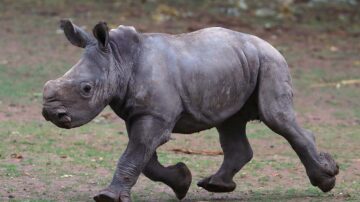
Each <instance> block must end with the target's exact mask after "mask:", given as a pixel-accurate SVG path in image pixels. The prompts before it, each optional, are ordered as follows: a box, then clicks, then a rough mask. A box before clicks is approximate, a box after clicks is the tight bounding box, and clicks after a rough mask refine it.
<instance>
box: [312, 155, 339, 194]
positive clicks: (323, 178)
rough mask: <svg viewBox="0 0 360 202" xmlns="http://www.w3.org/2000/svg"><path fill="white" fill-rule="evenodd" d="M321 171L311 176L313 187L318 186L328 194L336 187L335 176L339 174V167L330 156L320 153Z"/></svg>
mask: <svg viewBox="0 0 360 202" xmlns="http://www.w3.org/2000/svg"><path fill="white" fill-rule="evenodd" d="M319 157H320V169H316V170H314V171H312V172H311V173H310V174H309V178H310V182H311V184H312V185H314V186H317V187H319V188H320V189H321V191H323V192H328V191H330V190H331V189H332V188H334V186H335V181H336V178H335V176H336V175H337V174H338V173H339V166H338V164H337V163H336V162H335V160H334V159H333V158H332V157H331V155H330V154H328V153H324V152H320V153H319Z"/></svg>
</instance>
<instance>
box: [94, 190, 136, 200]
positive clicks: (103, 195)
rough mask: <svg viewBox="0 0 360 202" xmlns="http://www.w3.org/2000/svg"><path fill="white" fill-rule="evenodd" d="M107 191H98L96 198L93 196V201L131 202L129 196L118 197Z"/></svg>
mask: <svg viewBox="0 0 360 202" xmlns="http://www.w3.org/2000/svg"><path fill="white" fill-rule="evenodd" d="M118 195H119V194H116V193H114V192H112V191H111V190H109V189H104V190H102V191H100V192H99V193H98V194H97V195H96V196H94V200H95V201H96V202H131V198H130V196H118Z"/></svg>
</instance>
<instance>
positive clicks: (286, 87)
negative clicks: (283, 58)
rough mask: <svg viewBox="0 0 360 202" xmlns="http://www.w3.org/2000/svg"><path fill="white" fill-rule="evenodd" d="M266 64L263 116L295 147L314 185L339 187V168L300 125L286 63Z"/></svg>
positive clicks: (262, 86) (262, 81) (262, 82)
mask: <svg viewBox="0 0 360 202" xmlns="http://www.w3.org/2000/svg"><path fill="white" fill-rule="evenodd" d="M276 64H277V63H269V64H263V67H262V68H264V69H263V71H262V73H261V76H260V83H259V93H258V95H259V99H258V104H259V115H260V120H261V121H263V122H264V123H265V124H266V125H267V126H268V127H269V128H270V129H271V130H273V131H274V132H275V133H278V134H280V135H281V136H283V137H284V138H285V139H286V140H287V141H288V142H289V143H290V145H291V146H292V148H293V149H294V150H295V152H296V153H297V155H298V156H299V158H300V160H301V162H302V163H303V164H304V166H305V169H306V173H307V175H308V177H309V179H310V182H311V184H312V185H314V186H317V187H319V188H320V189H321V190H322V191H324V192H327V191H330V190H331V189H332V188H333V187H334V186H335V176H336V175H337V174H338V172H339V167H338V165H337V164H336V162H335V161H334V159H333V158H332V157H331V156H330V155H329V154H327V153H322V152H320V153H319V152H318V151H317V149H316V144H315V138H314V135H313V134H312V133H311V132H310V131H308V130H305V129H303V128H302V127H300V126H299V124H298V123H297V121H296V119H295V112H294V110H293V102H292V88H291V79H290V75H289V72H288V69H287V65H286V63H278V66H274V65H276Z"/></svg>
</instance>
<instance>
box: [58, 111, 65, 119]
mask: <svg viewBox="0 0 360 202" xmlns="http://www.w3.org/2000/svg"><path fill="white" fill-rule="evenodd" d="M65 116H66V113H65V112H58V114H57V117H58V119H62V118H64V117H65Z"/></svg>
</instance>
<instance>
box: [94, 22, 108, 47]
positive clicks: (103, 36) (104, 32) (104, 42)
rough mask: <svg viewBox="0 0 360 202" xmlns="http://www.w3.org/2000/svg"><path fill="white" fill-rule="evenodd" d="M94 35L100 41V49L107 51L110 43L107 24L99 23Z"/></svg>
mask: <svg viewBox="0 0 360 202" xmlns="http://www.w3.org/2000/svg"><path fill="white" fill-rule="evenodd" d="M93 34H94V36H95V38H96V39H97V41H98V44H99V47H100V49H102V50H106V49H107V46H108V43H109V28H108V26H107V24H106V22H99V23H98V24H97V25H95V27H94V29H93Z"/></svg>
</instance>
